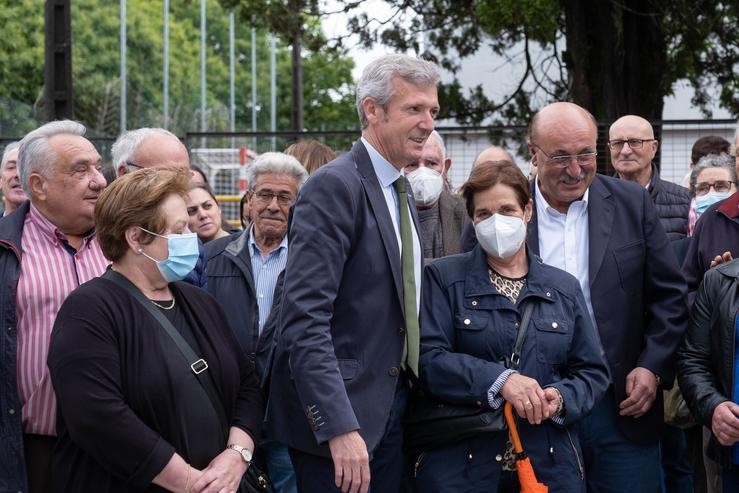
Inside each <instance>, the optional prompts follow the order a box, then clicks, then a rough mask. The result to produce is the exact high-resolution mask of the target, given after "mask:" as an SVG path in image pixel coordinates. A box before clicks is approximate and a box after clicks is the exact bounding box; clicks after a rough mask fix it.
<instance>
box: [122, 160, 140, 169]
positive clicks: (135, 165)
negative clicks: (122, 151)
mask: <svg viewBox="0 0 739 493" xmlns="http://www.w3.org/2000/svg"><path fill="white" fill-rule="evenodd" d="M126 166H127V167H129V168H136V169H143V168H144V167H143V166H139V165H138V164H135V163H132V162H131V161H126Z"/></svg>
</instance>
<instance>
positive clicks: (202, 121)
mask: <svg viewBox="0 0 739 493" xmlns="http://www.w3.org/2000/svg"><path fill="white" fill-rule="evenodd" d="M205 124H206V122H205V0H200V131H201V132H205V131H206V128H205Z"/></svg>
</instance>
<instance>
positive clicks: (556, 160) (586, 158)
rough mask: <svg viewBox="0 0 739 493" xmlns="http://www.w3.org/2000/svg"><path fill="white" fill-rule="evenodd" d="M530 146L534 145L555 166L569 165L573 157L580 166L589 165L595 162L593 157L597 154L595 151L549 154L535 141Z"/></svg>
mask: <svg viewBox="0 0 739 493" xmlns="http://www.w3.org/2000/svg"><path fill="white" fill-rule="evenodd" d="M531 145H532V146H534V147H536V148H537V149H539V150H540V151H541V153H542V154H544V156H545V157H546V158H547V161H548V162H549V164H551V165H552V166H554V167H555V168H566V167H567V166H569V165H570V163H571V162H572V160H573V159H574V160H575V161H576V162H577V164H578V165H580V166H589V165H591V164H593V163H594V162H595V157H596V156H597V155H598V152H597V151H592V152H583V153H581V154H561V155H556V156H550V155H549V154H547V153H546V151H544V149H542V148H541V147H539V145H538V144H536V143H535V142H532V143H531Z"/></svg>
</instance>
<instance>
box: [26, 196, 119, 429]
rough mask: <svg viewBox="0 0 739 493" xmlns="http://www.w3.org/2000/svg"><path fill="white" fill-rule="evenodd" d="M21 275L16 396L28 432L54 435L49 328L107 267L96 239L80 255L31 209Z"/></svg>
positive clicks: (88, 240)
mask: <svg viewBox="0 0 739 493" xmlns="http://www.w3.org/2000/svg"><path fill="white" fill-rule="evenodd" d="M21 245H22V252H21V274H20V278H19V279H18V291H17V293H16V315H17V316H18V361H17V375H18V392H19V394H20V399H21V405H22V406H23V429H24V432H26V433H35V434H39V435H51V436H53V435H56V397H55V396H54V389H53V388H52V386H51V380H50V379H49V369H48V367H47V366H46V357H47V355H48V353H49V342H50V340H51V328H52V326H53V325H54V319H55V318H56V314H57V312H58V311H59V308H60V307H61V305H62V303H63V302H64V300H65V299H66V298H67V295H69V293H71V292H72V290H74V289H75V288H76V287H77V286H79V285H80V284H82V283H84V282H86V281H89V280H90V279H92V278H94V277H97V276H100V275H101V274H102V273H103V272H105V269H106V267H107V266H108V264H109V262H108V260H107V259H106V258H105V256H104V255H103V252H102V250H101V249H100V244H99V243H98V242H97V239H96V238H95V236H94V235H89V236H88V237H86V238H85V239H84V242H83V245H82V247H81V248H80V250H79V251H77V252H76V253H75V252H74V248H72V247H70V246H68V245H67V244H66V241H65V236H64V235H63V234H62V233H61V232H60V231H59V230H58V229H57V228H56V226H54V225H53V224H52V223H51V222H50V221H49V220H47V219H46V218H45V217H43V216H42V215H41V213H40V212H39V211H38V209H36V208H35V207H34V206H33V205H31V208H30V210H29V211H28V215H27V216H26V220H25V223H24V225H23V234H22V237H21Z"/></svg>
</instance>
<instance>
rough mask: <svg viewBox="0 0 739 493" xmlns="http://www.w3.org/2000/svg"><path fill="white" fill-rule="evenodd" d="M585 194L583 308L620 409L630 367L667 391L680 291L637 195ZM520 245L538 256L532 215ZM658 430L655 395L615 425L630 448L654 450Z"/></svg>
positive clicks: (682, 325)
mask: <svg viewBox="0 0 739 493" xmlns="http://www.w3.org/2000/svg"><path fill="white" fill-rule="evenodd" d="M589 190H590V193H589V195H588V239H589V244H590V251H589V256H588V268H589V274H590V302H591V304H592V307H593V314H594V316H595V322H596V325H597V327H598V332H599V333H600V338H601V341H602V342H603V344H604V349H605V353H606V359H607V360H608V365H609V367H610V370H611V378H612V383H613V389H614V393H615V397H616V402H617V403H620V402H621V401H622V400H624V399H625V398H626V375H627V374H628V373H629V372H630V371H631V370H633V369H634V368H635V367H637V366H642V367H644V368H647V369H649V370H651V371H653V372H654V373H656V374H657V375H659V376H660V378H661V379H662V385H663V387H664V388H666V389H668V388H670V387H672V383H673V380H674V377H675V360H676V356H675V354H676V352H677V349H678V347H679V346H680V344H681V343H682V341H683V337H684V335H685V331H686V330H687V324H688V308H687V297H686V294H687V286H686V283H685V278H684V277H683V275H682V273H681V271H680V268H679V264H678V262H677V259H676V257H675V253H674V251H673V248H672V247H671V246H670V242H669V240H668V238H667V235H666V233H665V231H664V229H663V227H662V224H661V223H660V220H659V217H658V216H657V211H656V210H655V207H654V203H653V202H652V199H651V198H650V196H649V193H648V192H647V191H646V189H644V187H641V186H639V185H638V184H636V183H633V182H628V181H625V180H619V179H616V178H611V177H608V176H604V175H595V178H594V179H593V183H592V184H591V185H590V189H589ZM531 194H532V197H533V196H535V194H534V181H532V182H531ZM470 235H472V237H474V229H473V228H469V230H466V231H465V232H464V233H463V240H464V239H467V242H466V243H467V245H468V247H469V245H470V244H474V243H472V241H470V240H471V239H473V238H471V237H470ZM465 236H466V238H465ZM474 241H475V242H476V239H474ZM527 243H528V244H529V246H530V248H531V249H532V250H533V251H534V252H535V253H537V254H538V253H539V229H538V223H537V217H536V207H534V215H533V216H532V218H531V221H530V222H529V228H528V240H527ZM662 424H663V402H662V392H657V400H656V401H655V403H654V405H653V406H652V408H651V409H650V410H649V411H648V412H647V413H646V414H645V415H644V416H642V417H641V418H637V419H634V418H631V417H619V425H620V428H621V431H622V432H623V433H624V434H625V435H626V437H627V438H629V440H631V441H633V442H635V443H642V444H652V443H655V442H656V441H657V440H659V436H660V434H661V429H662Z"/></svg>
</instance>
